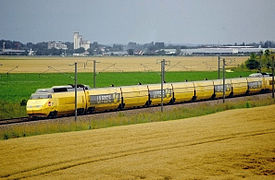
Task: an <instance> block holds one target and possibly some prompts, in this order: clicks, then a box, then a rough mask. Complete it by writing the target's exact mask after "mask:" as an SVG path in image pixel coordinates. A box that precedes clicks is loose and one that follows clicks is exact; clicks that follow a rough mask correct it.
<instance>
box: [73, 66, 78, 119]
mask: <svg viewBox="0 0 275 180" xmlns="http://www.w3.org/2000/svg"><path fill="white" fill-rule="evenodd" d="M74 67H75V69H74V72H75V74H74V95H75V116H74V120H75V121H76V120H77V63H74Z"/></svg>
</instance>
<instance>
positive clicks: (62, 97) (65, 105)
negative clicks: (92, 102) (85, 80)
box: [52, 88, 87, 116]
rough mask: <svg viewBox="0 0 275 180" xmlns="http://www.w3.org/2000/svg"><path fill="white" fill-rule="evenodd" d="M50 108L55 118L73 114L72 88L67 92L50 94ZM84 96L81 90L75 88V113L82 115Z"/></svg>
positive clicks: (84, 104)
mask: <svg viewBox="0 0 275 180" xmlns="http://www.w3.org/2000/svg"><path fill="white" fill-rule="evenodd" d="M52 106H53V109H54V112H57V116H60V115H66V114H73V113H74V112H75V92H74V89H73V88H70V89H68V91H67V92H55V93H53V94H52ZM86 107H87V101H86V95H85V92H84V90H83V89H82V88H77V111H78V113H79V114H83V113H85V111H86Z"/></svg>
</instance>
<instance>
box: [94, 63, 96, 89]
mask: <svg viewBox="0 0 275 180" xmlns="http://www.w3.org/2000/svg"><path fill="white" fill-rule="evenodd" d="M93 62H94V88H95V87H96V84H95V79H96V60H93Z"/></svg>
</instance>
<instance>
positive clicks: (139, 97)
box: [121, 85, 148, 108]
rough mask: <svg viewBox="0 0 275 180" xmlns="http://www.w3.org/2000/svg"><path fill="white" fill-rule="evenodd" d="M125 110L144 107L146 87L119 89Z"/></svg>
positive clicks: (146, 93) (146, 98)
mask: <svg viewBox="0 0 275 180" xmlns="http://www.w3.org/2000/svg"><path fill="white" fill-rule="evenodd" d="M121 91H122V96H123V103H124V104H125V108H131V107H138V106H144V105H145V104H146V103H147V101H148V87H147V85H138V86H124V87H121Z"/></svg>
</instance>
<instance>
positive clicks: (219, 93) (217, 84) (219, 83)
mask: <svg viewBox="0 0 275 180" xmlns="http://www.w3.org/2000/svg"><path fill="white" fill-rule="evenodd" d="M213 83H214V93H215V97H216V98H221V97H223V80H222V79H217V80H213ZM232 92H233V91H232V84H231V80H228V79H226V80H225V96H226V97H228V96H230V95H231V93H232Z"/></svg>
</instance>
